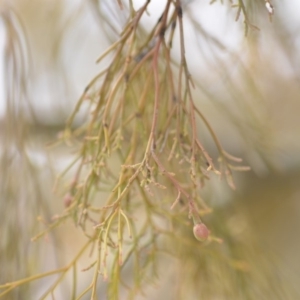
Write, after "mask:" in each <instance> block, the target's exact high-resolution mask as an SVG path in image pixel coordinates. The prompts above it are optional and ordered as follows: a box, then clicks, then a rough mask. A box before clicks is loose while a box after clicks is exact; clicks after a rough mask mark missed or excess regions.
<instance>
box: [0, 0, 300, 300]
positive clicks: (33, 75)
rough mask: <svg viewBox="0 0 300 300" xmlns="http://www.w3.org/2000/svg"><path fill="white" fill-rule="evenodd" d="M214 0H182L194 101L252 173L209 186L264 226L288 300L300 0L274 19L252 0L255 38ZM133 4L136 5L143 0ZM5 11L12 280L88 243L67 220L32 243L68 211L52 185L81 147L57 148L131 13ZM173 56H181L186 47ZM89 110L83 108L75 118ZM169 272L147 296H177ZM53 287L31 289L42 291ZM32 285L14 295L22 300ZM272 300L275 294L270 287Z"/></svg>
mask: <svg viewBox="0 0 300 300" xmlns="http://www.w3.org/2000/svg"><path fill="white" fill-rule="evenodd" d="M163 2H164V1H158V0H157V1H151V3H150V5H149V15H148V16H147V17H144V18H143V19H142V24H143V25H144V27H145V28H150V27H151V26H152V25H153V24H155V22H156V21H157V19H158V18H159V16H160V12H161V11H162V6H163V4H164V3H163ZM214 2H215V3H213V4H210V3H209V1H201V0H198V1H197V0H195V1H185V5H184V21H185V38H186V51H187V53H186V54H187V58H188V64H189V67H190V71H191V73H192V76H193V78H194V81H195V83H196V85H197V89H196V90H195V97H196V99H197V104H198V105H199V107H200V108H201V110H202V112H203V113H204V114H205V115H206V117H207V119H208V120H209V121H210V123H211V125H212V127H213V128H214V130H215V131H216V133H217V135H218V137H219V139H220V141H221V142H222V145H223V146H224V148H225V149H226V151H228V152H230V153H232V154H234V155H236V156H238V157H242V158H243V160H244V162H245V164H247V165H249V166H251V168H252V170H251V171H250V172H247V173H235V174H234V179H235V181H236V186H237V190H236V191H231V190H230V189H229V188H228V187H227V186H226V184H223V183H222V182H220V181H218V180H214V179H213V180H212V181H211V183H210V184H209V185H208V186H206V187H205V189H204V191H203V193H204V194H205V195H206V197H209V198H210V199H211V200H210V201H211V203H212V204H213V206H214V207H216V208H217V209H220V210H222V209H226V207H227V206H228V205H229V204H230V205H232V203H234V206H235V207H236V209H237V210H238V211H241V212H242V213H243V216H245V218H246V219H247V224H250V227H251V229H252V232H253V233H254V234H255V239H256V241H257V245H258V247H256V248H255V249H256V250H255V251H258V252H259V253H258V254H259V255H261V256H262V257H265V259H266V262H267V261H271V262H270V263H271V264H274V266H275V268H274V270H276V271H275V273H277V274H274V272H273V274H272V276H278V277H279V278H280V279H281V281H282V282H284V283H286V284H287V286H288V288H289V289H290V290H291V294H290V296H289V297H290V298H281V296H279V297H278V299H284V300H285V299H291V300H296V299H300V288H299V278H300V256H299V253H300V239H299V236H300V204H299V200H300V155H299V150H300V139H299V134H300V118H299V111H300V55H299V53H300V18H299V11H300V3H299V1H298V0H290V1H275V0H274V1H273V2H272V3H273V5H274V8H275V14H274V16H273V17H272V22H270V18H269V15H268V12H267V10H266V8H265V6H264V1H246V3H247V5H248V9H249V10H248V11H249V19H250V21H251V23H252V24H253V25H255V28H254V26H253V28H249V29H248V33H247V35H245V26H244V23H243V16H241V17H240V19H239V20H238V21H236V20H235V18H236V10H235V9H234V8H233V7H232V5H231V4H230V1H223V2H224V3H223V4H222V3H221V2H222V1H214ZM134 3H135V5H136V7H137V8H138V7H139V6H140V5H142V4H143V3H144V2H143V1H142V0H139V1H134ZM0 14H1V19H0V54H1V55H0V56H1V59H0V67H1V68H0V141H1V143H0V160H1V161H0V178H1V180H0V266H1V267H0V284H3V283H5V282H7V281H11V280H16V279H19V278H23V277H25V276H28V275H32V272H35V271H34V270H39V272H40V271H45V270H50V269H53V268H54V267H56V266H59V265H60V264H61V263H62V264H64V262H67V261H69V260H70V257H72V254H74V253H75V252H76V249H77V248H76V247H77V246H76V245H77V244H80V241H83V240H84V237H83V236H82V235H80V234H76V232H75V231H74V226H73V225H72V224H71V223H70V224H69V223H66V224H65V226H62V227H61V228H60V230H57V231H55V232H54V234H53V235H50V236H49V237H48V238H47V239H45V240H43V242H39V246H36V245H34V243H32V242H30V238H31V237H32V236H33V235H35V234H36V233H38V232H39V230H40V229H42V228H43V222H46V221H47V220H50V219H51V217H52V215H53V214H55V213H57V212H60V211H61V210H63V207H64V204H63V194H64V190H63V184H62V188H61V190H53V186H54V183H55V179H56V176H57V174H58V173H59V172H60V171H61V170H62V169H63V168H64V166H66V165H67V162H69V161H70V157H71V155H70V153H69V152H68V151H69V150H68V148H67V147H65V146H62V145H60V146H57V147H54V145H55V140H56V139H57V137H58V136H59V134H60V132H61V131H62V130H63V129H64V126H65V121H66V119H67V117H68V116H69V114H70V113H71V111H72V109H73V108H74V105H75V103H76V101H77V100H78V98H79V97H80V95H81V93H82V91H83V90H84V88H85V86H86V84H87V83H88V82H89V81H90V80H91V79H92V78H93V77H94V76H95V75H96V74H97V73H98V72H99V71H100V70H101V69H103V68H104V67H105V63H104V64H102V65H97V64H96V63H95V61H96V59H97V57H98V56H99V55H100V54H101V53H102V51H104V50H105V49H106V48H107V47H108V46H109V45H110V44H111V43H112V41H114V40H115V39H116V38H117V36H118V34H119V32H120V31H121V28H122V25H123V24H124V23H125V21H126V14H125V12H123V11H120V10H119V9H118V5H117V1H97V0H90V1H79V0H77V1H75V0H73V1H67V0H59V1H53V0H52V1H48V0H46V1H39V0H30V1H29V0H10V1H1V2H0ZM256 27H257V28H256ZM175 41H176V39H175ZM177 41H178V39H177ZM173 58H174V60H176V59H178V58H179V48H178V45H176V43H174V49H173ZM85 116H86V112H85V111H82V112H81V113H80V114H79V116H78V118H77V119H76V122H77V123H78V124H80V122H82V120H83V118H84V117H85ZM198 126H199V132H200V134H201V139H202V140H203V141H204V144H205V146H206V147H207V148H208V150H209V151H210V153H212V155H214V153H215V155H216V149H214V146H213V144H212V141H211V138H210V136H209V134H208V132H207V131H206V129H205V127H204V126H203V124H200V123H199V124H198ZM37 216H42V217H40V219H39V220H37ZM227 221H228V223H229V224H230V222H232V220H227ZM241 226H243V222H241ZM249 247H251V245H249ZM85 266H86V265H85V262H83V263H82V267H83V268H84V267H85ZM171 277H172V274H167V276H165V274H164V276H163V280H162V281H161V282H160V283H157V286H154V287H153V286H149V287H148V288H147V292H148V297H149V299H162V297H164V299H168V298H166V297H167V296H168V288H169V287H170V286H172V284H174V281H173V279H172V278H171ZM82 280H83V281H84V280H86V282H88V279H84V276H83V279H82ZM266 282H268V278H266ZM47 283H48V281H47V279H43V280H41V281H40V282H39V283H35V284H33V285H32V287H33V290H34V294H33V295H34V298H32V299H38V296H39V295H40V294H41V293H42V292H43V288H44V285H47ZM271 288H272V287H271V286H270V289H271ZM26 290H28V287H24V289H23V290H21V291H16V292H14V293H12V294H11V295H10V296H9V297H11V298H8V299H24V298H22V296H21V293H24V292H26ZM67 290H68V285H67V283H66V286H64V287H62V288H60V290H59V293H58V294H57V295H56V297H57V298H56V299H66V298H64V295H66V294H65V293H67ZM157 297H158V298H157ZM170 297H172V296H170ZM170 299H173V298H170ZM216 299H220V300H222V299H223V298H216ZM224 299H227V298H224ZM228 299H229V298H228ZM245 299H246V298H245ZM264 299H270V298H268V294H267V292H266V295H265V297H264Z"/></svg>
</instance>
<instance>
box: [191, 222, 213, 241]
mask: <svg viewBox="0 0 300 300" xmlns="http://www.w3.org/2000/svg"><path fill="white" fill-rule="evenodd" d="M193 232H194V236H195V238H196V239H197V240H198V241H200V242H204V241H206V240H207V238H208V236H209V234H210V231H209V230H208V228H207V227H206V225H205V224H203V223H199V224H196V225H195V226H194V228H193Z"/></svg>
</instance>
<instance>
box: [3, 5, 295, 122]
mask: <svg viewBox="0 0 300 300" xmlns="http://www.w3.org/2000/svg"><path fill="white" fill-rule="evenodd" d="M134 2H135V3H136V7H137V8H138V7H140V6H141V5H142V4H143V3H144V0H135V1H134ZM189 2H190V3H189V4H188V7H186V8H185V9H187V10H189V11H191V12H192V13H193V15H194V16H195V17H197V18H198V19H199V20H201V24H202V26H203V27H204V29H206V30H207V31H208V32H210V33H211V34H213V35H214V36H215V37H217V38H219V39H220V40H221V41H222V42H223V43H224V44H225V45H226V46H227V47H228V48H229V49H235V50H237V49H239V47H240V46H241V42H242V41H243V39H245V37H244V36H243V30H241V28H243V24H242V20H240V21H239V22H234V16H235V13H234V10H232V21H231V20H230V19H229V18H228V12H227V11H228V6H227V5H221V4H220V3H215V4H214V5H209V4H208V3H209V1H204V0H195V1H189ZM77 3H80V1H77ZM73 4H74V2H73ZM163 5H164V1H161V0H152V1H151V3H150V5H149V9H148V11H149V13H150V16H149V17H147V18H144V19H143V23H144V24H145V25H146V26H147V27H148V26H149V24H154V23H155V22H156V21H157V19H158V17H159V14H160V12H161V11H162V7H163ZM273 5H274V7H275V16H274V19H275V18H276V15H279V14H280V15H282V16H284V18H283V20H284V23H286V24H287V25H288V27H290V28H291V29H292V30H296V29H298V31H299V30H300V1H299V0H288V1H274V0H273ZM21 17H22V16H21ZM266 18H268V16H267V10H266ZM188 26H189V24H188V22H186V24H185V31H186V42H188V43H189V44H191V43H193V38H194V37H193V36H192V35H189V33H190V31H189V29H188V28H189V27H188ZM270 26H272V24H270ZM262 30H263V29H262ZM87 38H88V37H87ZM295 40H296V43H295V44H296V45H297V46H298V47H299V51H300V35H299V36H298V37H297V36H295ZM5 43H6V32H5V28H4V26H3V22H2V20H1V21H0V117H1V116H3V115H4V113H5V101H4V99H5V98H4V97H5V88H4V84H5V74H4V65H3V63H4V62H3V59H4V58H3V54H4V52H3V51H4V47H5ZM204 47H205V45H204ZM190 48H192V47H190ZM83 50H84V49H83ZM270 50H271V49H270ZM175 51H176V49H175ZM191 51H192V50H191ZM207 51H209V49H208V50H207ZM89 55H90V54H89ZM195 55H197V54H195ZM192 56H193V55H192ZM96 57H97V54H96V53H95V57H94V58H89V59H90V60H91V59H92V60H93V61H95V59H96ZM201 67H203V66H202V65H201V57H198V58H196V59H195V61H193V65H192V66H190V68H191V69H192V71H193V68H194V69H197V68H201ZM91 68H93V66H91ZM95 70H96V69H95ZM77 72H78V70H77ZM80 72H81V73H82V74H79V75H78V77H77V81H78V82H80V80H82V78H81V77H80V76H85V77H87V76H88V74H89V72H90V69H88V68H87V69H86V70H80ZM75 75H76V72H75V73H74V76H75ZM208 75H209V74H208ZM90 78H92V76H90ZM74 79H75V78H74ZM87 81H88V80H82V83H81V84H80V83H79V84H78V88H77V91H76V93H78V94H80V93H81V91H82V88H83V87H84V85H85V84H86V83H87ZM41 89H42V88H41ZM37 92H38V93H41V95H38V96H37V98H38V99H39V101H38V103H37V105H38V108H39V109H41V110H48V109H49V105H51V104H53V99H52V97H53V95H48V96H47V95H44V93H43V92H42V91H40V92H39V91H37ZM75 100H76V99H74V101H75ZM35 102H36V101H35Z"/></svg>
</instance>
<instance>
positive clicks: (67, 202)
mask: <svg viewBox="0 0 300 300" xmlns="http://www.w3.org/2000/svg"><path fill="white" fill-rule="evenodd" d="M72 202H73V196H72V195H71V194H70V193H67V194H66V195H65V197H64V205H65V207H69V206H70V205H71V203H72Z"/></svg>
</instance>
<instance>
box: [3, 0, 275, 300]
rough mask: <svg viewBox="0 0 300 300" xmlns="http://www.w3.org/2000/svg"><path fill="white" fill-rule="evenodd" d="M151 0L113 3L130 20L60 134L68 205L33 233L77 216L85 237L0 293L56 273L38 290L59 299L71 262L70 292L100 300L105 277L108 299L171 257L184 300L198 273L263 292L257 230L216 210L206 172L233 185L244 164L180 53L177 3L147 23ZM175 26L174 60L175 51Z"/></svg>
mask: <svg viewBox="0 0 300 300" xmlns="http://www.w3.org/2000/svg"><path fill="white" fill-rule="evenodd" d="M149 3H150V1H145V3H144V5H142V6H141V7H140V8H139V9H138V10H136V9H134V6H133V3H132V2H131V1H129V3H128V7H127V6H126V5H125V4H124V3H122V1H118V4H119V8H118V9H119V10H120V11H121V10H123V12H124V11H126V13H125V14H126V16H127V19H126V22H125V24H124V27H123V30H122V32H121V33H120V35H119V37H118V38H117V39H116V40H115V41H113V42H112V43H111V45H110V46H109V47H108V49H107V50H106V51H105V52H104V53H103V54H102V55H101V56H100V57H99V58H98V59H97V63H99V64H100V65H101V64H102V65H103V66H104V65H106V66H105V67H103V68H104V69H103V71H101V72H99V73H98V74H97V75H96V76H95V77H94V78H93V79H92V80H91V81H90V83H89V84H88V85H87V86H86V88H85V90H84V92H83V94H82V96H81V97H80V99H79V100H78V102H77V104H76V107H75V109H74V111H73V113H72V114H71V116H70V117H69V119H68V120H67V124H66V128H65V130H64V131H63V132H62V133H61V135H60V138H59V142H60V143H62V144H64V145H67V146H68V147H69V149H70V152H71V153H73V156H74V157H73V161H72V162H71V163H70V164H69V166H67V168H66V169H65V170H64V171H63V172H62V173H61V174H59V175H58V178H57V182H56V184H55V189H54V192H55V193H56V194H58V195H61V194H62V192H63V193H64V194H65V196H64V205H65V208H64V210H63V212H62V213H60V214H59V215H56V216H55V217H54V218H52V221H51V223H49V224H46V229H45V230H44V231H42V232H40V233H39V234H38V235H36V236H35V237H33V238H32V241H36V240H38V239H40V238H41V237H44V236H46V235H47V234H49V232H51V231H52V230H53V229H55V228H60V226H63V225H64V224H65V223H66V222H67V221H68V220H72V222H73V223H74V224H75V225H76V226H77V228H79V229H80V230H81V231H82V233H83V234H84V235H85V237H86V241H85V243H83V245H81V248H80V250H79V251H78V253H77V255H75V256H74V257H72V258H70V262H69V263H68V264H67V265H65V266H64V267H59V268H58V269H55V270H53V271H49V272H45V273H41V274H36V275H30V276H28V277H25V278H24V279H20V280H16V281H14V280H13V278H10V281H11V282H10V283H5V284H2V285H1V286H0V288H1V292H0V296H5V295H7V294H9V292H10V291H12V290H14V289H17V287H20V286H23V285H26V284H28V283H30V282H33V281H35V280H38V279H42V278H44V277H48V276H50V275H58V276H57V277H56V279H55V281H54V282H53V283H52V284H50V286H49V287H48V288H47V289H46V291H45V293H44V294H43V295H42V296H41V299H46V298H47V297H50V296H52V297H54V296H53V295H54V292H55V291H56V289H57V287H58V286H59V285H60V284H62V282H63V279H64V277H66V276H67V274H68V273H71V272H73V274H72V288H71V290H72V294H70V299H83V298H84V296H85V295H88V297H89V298H91V299H100V298H99V297H100V288H101V287H102V283H101V280H104V281H106V282H107V284H106V291H107V295H108V296H107V297H108V299H119V298H122V297H123V295H126V296H127V297H128V299H133V298H135V296H136V295H138V294H139V293H141V292H142V291H143V289H144V287H145V286H147V284H149V282H153V281H154V280H155V279H157V278H158V279H157V281H159V280H160V279H159V278H160V276H161V275H160V274H161V272H162V271H161V265H164V264H165V263H166V262H165V261H168V260H171V261H172V263H174V264H175V265H176V266H177V267H178V268H180V270H181V271H180V273H181V278H179V279H177V282H178V294H177V295H176V296H177V297H178V299H179V298H180V297H182V299H191V298H192V297H195V299H196V298H197V295H198V289H199V287H198V283H199V282H201V286H200V292H199V294H201V296H202V297H203V299H210V298H209V297H222V296H223V297H224V299H227V298H228V299H258V298H259V297H260V296H261V295H262V294H263V293H262V291H263V290H264V289H265V288H266V286H265V282H264V281H263V280H262V281H259V283H260V284H258V291H257V290H256V289H251V287H252V283H253V280H254V279H253V277H254V275H253V274H257V273H258V271H257V269H256V268H257V264H259V261H258V260H257V261H255V259H254V258H253V256H251V259H250V260H248V262H246V259H247V257H246V256H247V255H248V254H249V253H250V255H251V254H252V252H251V249H249V248H248V246H247V247H244V242H245V240H246V239H251V236H252V235H251V233H249V234H248V235H247V234H243V235H239V234H236V233H235V231H234V228H235V227H236V226H238V224H239V222H233V223H234V224H233V225H232V222H231V227H230V226H229V225H228V224H227V223H228V220H231V219H232V218H233V217H234V216H235V212H234V213H233V212H231V207H230V205H228V207H227V210H224V212H221V211H219V210H218V209H215V211H214V213H212V212H213V209H212V207H211V206H210V205H209V201H208V200H207V199H204V198H203V196H202V190H203V187H204V186H205V185H206V184H207V182H208V181H209V180H210V179H211V178H215V177H220V178H226V180H227V183H228V184H229V186H230V187H231V188H233V189H234V188H235V186H234V182H233V179H232V171H233V170H234V171H247V170H249V168H248V167H245V166H241V165H239V163H240V162H241V159H240V158H237V157H234V156H232V155H230V154H228V153H227V152H226V151H225V150H224V149H223V147H222V145H221V142H220V141H219V139H218V137H217V135H216V133H215V132H214V130H213V128H212V126H211V125H210V123H209V121H208V120H207V118H206V117H205V114H204V113H203V112H202V111H201V109H200V108H199V107H198V104H197V103H196V101H195V99H194V97H195V96H194V91H193V90H194V88H195V87H196V86H197V83H196V82H194V80H193V78H192V76H191V73H190V71H189V66H188V63H187V58H186V54H185V53H186V51H185V48H186V47H187V45H186V44H185V38H184V18H183V12H182V6H181V3H180V1H179V0H176V1H171V0H167V1H165V7H164V10H163V13H162V15H161V18H160V19H159V20H158V22H157V23H156V24H155V25H154V26H153V28H150V29H149V30H145V29H144V28H142V26H141V24H140V22H141V18H142V17H143V16H144V14H146V13H147V7H148V5H149ZM268 3H269V2H268ZM234 7H236V8H237V17H236V19H237V20H238V19H239V18H240V16H241V15H243V17H244V23H245V30H246V32H247V31H248V29H249V28H254V25H252V24H251V22H250V18H249V15H248V11H247V6H246V5H245V3H244V2H243V1H242V0H239V1H238V3H237V4H236V5H234ZM119 10H116V13H118V12H119ZM270 15H271V14H270ZM176 35H177V36H179V44H178V45H177V46H178V48H179V49H180V61H179V62H176V61H175V60H174V58H172V47H174V44H175V43H176V40H175V36H176ZM86 107H88V113H87V114H86V118H85V120H84V122H82V123H81V124H79V125H78V124H77V123H76V122H75V121H74V120H75V118H76V116H77V114H78V113H79V112H82V111H84V110H85V109H86ZM199 123H201V124H203V125H204V126H205V127H206V129H207V131H208V132H209V134H210V137H211V140H212V141H213V143H214V145H215V149H216V150H217V157H216V159H213V158H212V155H210V154H209V152H208V151H207V150H206V148H205V147H204V143H203V142H202V141H201V140H200V138H199V134H198V127H199V126H198V124H199ZM70 177H71V179H70ZM66 182H67V183H66ZM66 186H67V187H66ZM204 218H205V220H206V222H205V223H206V224H207V227H208V229H209V230H210V231H208V230H207V228H206V227H205V225H204V224H203V223H202V219H204ZM241 218H242V219H243V216H242V217H241ZM194 226H196V227H197V226H198V227H199V226H201V228H202V229H203V228H205V232H204V233H203V232H200V233H197V232H196V233H195V232H194V233H195V236H196V237H197V238H198V239H199V240H200V241H198V240H196V239H195V237H194V236H193V228H194ZM232 228H233V229H232ZM216 235H218V236H222V239H220V238H219V237H217V236H216ZM201 241H202V242H201ZM253 247H255V246H253ZM246 250H249V251H248V252H247V251H246ZM86 253H90V256H91V257H92V259H93V261H92V263H91V264H90V265H89V266H87V267H85V268H84V270H83V271H84V272H86V274H87V273H93V275H92V277H91V280H90V282H89V283H88V284H87V285H86V287H85V288H84V289H83V290H80V291H79V290H78V278H77V277H78V264H79V261H80V259H81V258H82V257H83V256H84V255H86ZM200 253H201V257H200ZM245 253H247V254H245ZM164 257H167V258H164ZM174 261H175V262H174ZM249 261H250V264H252V265H249ZM126 268H128V269H129V271H128V269H127V270H126ZM250 270H251V271H250ZM252 270H253V273H252ZM268 272H269V270H267V271H266V274H268ZM128 273H130V274H131V275H132V276H130V279H128V278H127V277H128ZM266 276H267V275H266ZM261 282H262V283H261ZM233 287H238V289H234V288H233ZM278 290H280V287H278ZM276 291H277V290H276ZM121 295H122V297H121Z"/></svg>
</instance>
